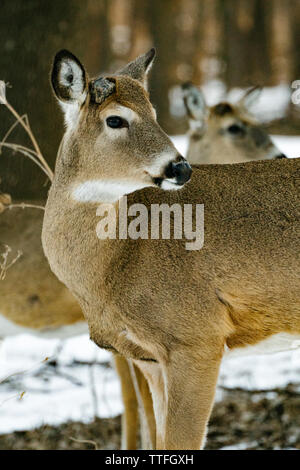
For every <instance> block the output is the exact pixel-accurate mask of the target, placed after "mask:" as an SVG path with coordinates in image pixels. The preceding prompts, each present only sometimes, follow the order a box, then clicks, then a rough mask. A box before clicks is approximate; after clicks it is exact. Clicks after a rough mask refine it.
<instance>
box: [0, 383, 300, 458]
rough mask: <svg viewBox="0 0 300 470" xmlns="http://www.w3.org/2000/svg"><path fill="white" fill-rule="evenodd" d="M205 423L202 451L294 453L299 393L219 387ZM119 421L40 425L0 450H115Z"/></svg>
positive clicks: (6, 438) (299, 442)
mask: <svg viewBox="0 0 300 470" xmlns="http://www.w3.org/2000/svg"><path fill="white" fill-rule="evenodd" d="M222 393H223V398H222V400H221V401H220V402H217V403H216V404H215V407H214V410H213V414H212V417H211V420H210V425H209V433H208V438H207V444H206V449H208V450H215V449H224V450H226V449H233V450H234V449H235V450H246V449H247V450H261V449H273V450H275V449H300V393H299V391H298V387H296V386H294V385H292V384H289V385H287V386H286V387H285V388H283V389H279V388H278V389H273V390H267V391H247V390H242V389H234V390H227V389H223V390H222ZM120 433H121V420H120V416H117V417H115V418H96V419H95V420H94V421H92V422H90V423H87V424H84V423H80V422H68V423H64V424H61V425H59V426H49V425H45V426H42V427H39V428H37V429H33V430H28V431H15V432H12V433H9V434H4V435H1V436H0V450H4V449H6V450H16V449H18V450H21V449H24V450H28V449H32V450H33V449H34V450H66V449H69V450H70V449H73V450H93V449H119V448H120V441H121V440H120Z"/></svg>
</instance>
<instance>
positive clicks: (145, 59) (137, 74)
mask: <svg viewBox="0 0 300 470" xmlns="http://www.w3.org/2000/svg"><path fill="white" fill-rule="evenodd" d="M154 57H155V49H154V48H152V49H150V51H148V52H147V53H146V54H143V55H140V56H139V57H137V58H136V59H135V60H133V61H132V62H130V63H129V64H127V65H125V67H123V68H122V69H121V70H119V72H117V74H118V75H128V76H129V77H131V78H134V79H135V80H138V81H139V82H141V83H142V85H143V86H144V87H145V88H147V77H148V73H149V72H150V69H151V67H152V64H153V60H154Z"/></svg>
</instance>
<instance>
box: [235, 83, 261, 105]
mask: <svg viewBox="0 0 300 470" xmlns="http://www.w3.org/2000/svg"><path fill="white" fill-rule="evenodd" d="M261 92H262V87H261V86H253V87H251V88H249V90H247V91H246V93H245V94H244V95H243V96H242V98H241V99H240V100H239V101H238V104H239V105H240V106H242V107H243V108H245V109H248V108H251V106H252V105H253V104H254V103H255V101H257V100H258V98H259V97H260V94H261Z"/></svg>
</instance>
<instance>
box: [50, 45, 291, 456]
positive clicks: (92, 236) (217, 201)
mask: <svg viewBox="0 0 300 470" xmlns="http://www.w3.org/2000/svg"><path fill="white" fill-rule="evenodd" d="M152 59H153V52H152V51H150V53H148V54H146V55H145V56H141V57H140V58H138V59H137V60H136V61H134V62H133V63H130V64H129V65H128V66H127V67H125V68H124V69H122V70H121V71H119V72H118V73H117V74H116V75H112V76H106V77H99V78H97V79H95V80H89V79H88V77H87V74H86V72H85V69H84V68H83V66H82V65H81V63H80V62H79V61H78V59H76V58H75V57H74V56H73V55H72V54H71V53H69V52H67V51H61V52H60V53H58V54H57V56H56V58H55V61H54V66H53V71H52V83H53V88H54V90H55V93H56V96H57V98H58V99H59V101H60V102H61V104H62V106H63V109H64V111H65V116H66V121H67V130H66V132H65V135H64V138H63V141H62V144H61V146H60V150H59V154H58V158H57V164H56V171H55V177H54V181H53V184H52V187H51V189H50V192H49V198H48V201H47V205H46V211H45V217H44V223H43V233H42V240H43V246H44V250H45V253H46V256H47V257H48V260H49V262H50V266H51V268H52V270H53V271H54V272H55V274H56V275H57V276H58V278H59V279H60V280H61V281H62V282H64V283H65V284H66V285H67V287H68V288H69V289H70V290H71V292H72V293H73V294H74V295H75V297H76V298H77V299H78V301H79V303H80V305H81V307H82V309H83V311H84V314H85V317H86V319H87V321H88V324H89V329H90V335H91V338H92V339H93V340H94V341H95V343H96V344H98V345H99V346H100V347H103V348H106V349H109V350H111V351H113V352H115V353H116V354H117V353H118V354H121V355H123V356H124V357H126V358H127V359H129V360H132V361H133V362H134V363H135V364H136V366H137V367H138V368H140V369H141V370H142V372H143V374H144V375H145V376H146V378H147V380H148V383H149V386H150V389H151V394H152V397H153V402H154V411H155V418H156V427H157V434H156V445H157V448H162V449H196V448H200V447H201V446H203V443H204V439H205V430H206V425H207V421H208V418H209V415H210V411H211V408H212V405H213V398H214V392H215V386H216V381H217V377H218V370H219V365H220V362H221V359H222V357H223V355H224V349H229V350H234V349H237V348H242V349H244V348H245V347H246V346H250V345H256V344H259V343H260V344H261V342H262V341H266V342H267V343H270V341H271V340H276V338H277V335H278V334H280V333H281V332H284V333H290V334H291V339H293V338H295V337H296V336H295V334H298V335H299V334H300V305H299V295H298V294H299V262H298V260H297V259H296V256H295V254H296V253H297V252H298V251H299V241H298V240H299V190H298V187H297V185H296V181H297V178H299V161H297V160H290V159H289V160H278V161H270V162H249V163H247V164H239V165H217V166H215V165H204V166H201V167H199V168H196V169H194V172H193V177H192V179H191V181H190V182H189V183H188V184H186V185H185V186H184V184H185V183H186V182H188V181H189V179H190V173H191V172H190V169H189V166H188V165H187V164H186V162H185V161H184V159H183V158H182V157H181V156H179V155H178V154H177V152H176V150H175V148H174V147H173V145H172V143H171V141H170V140H169V138H168V137H167V136H166V135H165V134H164V132H163V131H162V130H161V128H160V127H159V126H158V124H157V122H156V116H155V113H154V110H153V108H152V106H151V104H150V102H149V98H148V95H147V92H146V90H145V88H144V87H145V82H146V77H147V72H148V70H149V68H150V65H151V63H152ZM183 186H184V187H183ZM147 187H149V188H148V189H143V190H142V191H139V190H140V189H142V188H147ZM180 188H182V189H181V190H180V191H165V190H168V189H173V190H175V189H180ZM129 193H130V195H129V196H128V203H129V206H130V205H131V204H133V203H143V204H144V205H146V206H147V207H148V208H150V205H151V204H154V203H155V204H160V203H162V202H165V203H168V204H173V203H175V202H176V203H179V204H181V205H183V204H198V203H204V206H205V243H204V247H203V248H202V249H201V250H200V251H186V250H185V244H184V240H174V239H173V240H141V239H139V240H132V239H126V240H118V239H117V240H110V239H107V240H99V239H98V238H97V236H96V230H95V228H96V226H97V223H98V221H99V217H98V216H97V214H96V211H97V208H98V207H99V204H101V203H105V204H107V203H108V202H109V203H110V204H114V205H115V207H116V209H117V207H118V201H119V199H120V198H122V196H123V195H125V194H129ZM131 193H133V194H131ZM275 349H276V345H275Z"/></svg>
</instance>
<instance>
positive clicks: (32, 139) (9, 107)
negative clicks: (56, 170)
mask: <svg viewBox="0 0 300 470" xmlns="http://www.w3.org/2000/svg"><path fill="white" fill-rule="evenodd" d="M0 103H2V104H4V105H5V106H6V107H7V109H8V110H9V111H10V112H11V113H12V115H13V116H14V117H15V118H16V119H17V121H18V122H19V123H20V124H21V126H22V127H23V128H24V130H25V131H26V133H27V134H28V136H29V137H30V140H31V142H32V144H33V147H34V149H35V151H36V153H37V154H38V158H39V160H40V162H41V163H42V165H43V166H44V168H45V172H46V173H47V175H48V176H49V179H50V181H52V180H53V172H52V170H51V168H50V167H49V165H48V163H47V162H46V160H45V158H44V157H43V154H42V152H41V150H40V147H39V145H38V143H37V141H36V139H35V137H34V134H33V132H32V130H31V127H30V124H29V122H28V123H25V122H24V120H23V119H22V118H21V116H20V115H19V113H18V112H17V111H16V110H15V109H14V108H13V107H12V105H11V104H10V103H9V102H8V101H7V99H5V100H4V99H3V98H2V97H1V95H0Z"/></svg>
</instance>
